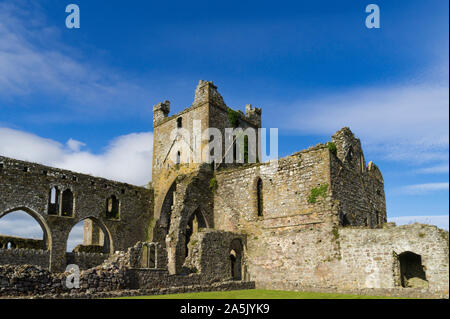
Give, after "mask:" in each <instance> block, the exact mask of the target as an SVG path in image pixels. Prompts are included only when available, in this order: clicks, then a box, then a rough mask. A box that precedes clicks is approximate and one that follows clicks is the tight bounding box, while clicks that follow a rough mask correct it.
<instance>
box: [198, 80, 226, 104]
mask: <svg viewBox="0 0 450 319" xmlns="http://www.w3.org/2000/svg"><path fill="white" fill-rule="evenodd" d="M204 103H210V104H213V105H215V106H218V107H223V108H225V107H226V104H225V102H224V100H223V98H222V96H221V95H220V93H219V91H217V86H215V85H214V83H213V82H212V81H203V80H200V81H199V82H198V85H197V88H196V89H195V98H194V103H193V104H192V105H202V104H204Z"/></svg>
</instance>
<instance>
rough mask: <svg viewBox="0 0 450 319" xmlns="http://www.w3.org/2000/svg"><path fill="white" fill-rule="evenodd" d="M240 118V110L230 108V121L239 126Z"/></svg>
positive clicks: (234, 125)
mask: <svg viewBox="0 0 450 319" xmlns="http://www.w3.org/2000/svg"><path fill="white" fill-rule="evenodd" d="M240 118H241V115H240V114H239V112H237V111H235V110H232V109H228V121H229V122H230V124H231V125H232V126H233V127H238V125H239V119H240Z"/></svg>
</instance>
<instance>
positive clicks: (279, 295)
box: [119, 289, 399, 299]
mask: <svg viewBox="0 0 450 319" xmlns="http://www.w3.org/2000/svg"><path fill="white" fill-rule="evenodd" d="M119 299H399V298H394V297H386V296H359V295H345V294H330V293H317V292H298V291H281V290H259V289H250V290H233V291H213V292H198V293H185V294H173V295H155V296H137V297H124V298H119Z"/></svg>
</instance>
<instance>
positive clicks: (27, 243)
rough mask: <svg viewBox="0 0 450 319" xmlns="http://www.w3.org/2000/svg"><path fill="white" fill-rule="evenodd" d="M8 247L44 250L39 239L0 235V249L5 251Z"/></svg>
mask: <svg viewBox="0 0 450 319" xmlns="http://www.w3.org/2000/svg"><path fill="white" fill-rule="evenodd" d="M8 245H9V246H10V248H26V249H45V244H44V241H43V240H41V239H31V238H21V237H15V236H3V235H0V249H1V248H3V249H7V248H8Z"/></svg>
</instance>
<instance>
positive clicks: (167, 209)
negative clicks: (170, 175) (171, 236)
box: [136, 182, 177, 240]
mask: <svg viewBox="0 0 450 319" xmlns="http://www.w3.org/2000/svg"><path fill="white" fill-rule="evenodd" d="M176 189H177V184H176V183H175V182H173V183H172V185H171V186H170V188H169V190H168V191H167V193H166V196H165V197H164V202H163V205H162V208H161V217H160V219H159V228H160V229H159V230H160V236H161V237H160V238H161V239H162V240H165V238H166V235H167V234H168V233H169V229H170V221H171V218H172V205H173V200H174V196H175V191H176ZM136 193H137V192H136Z"/></svg>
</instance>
